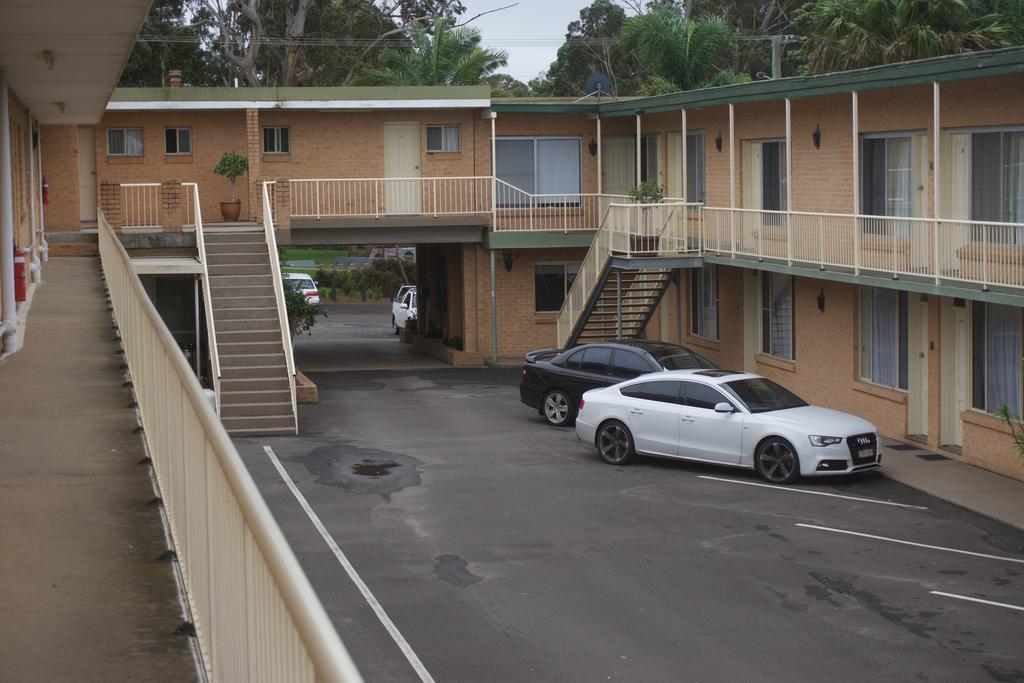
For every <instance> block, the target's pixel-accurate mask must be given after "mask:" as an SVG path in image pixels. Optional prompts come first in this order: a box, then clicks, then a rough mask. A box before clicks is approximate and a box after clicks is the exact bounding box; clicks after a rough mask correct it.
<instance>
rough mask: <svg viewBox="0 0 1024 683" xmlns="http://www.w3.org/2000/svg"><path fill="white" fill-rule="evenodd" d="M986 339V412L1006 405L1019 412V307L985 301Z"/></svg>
mask: <svg viewBox="0 0 1024 683" xmlns="http://www.w3.org/2000/svg"><path fill="white" fill-rule="evenodd" d="M985 308H986V314H987V315H986V317H987V322H988V330H987V334H986V339H985V345H986V349H985V361H986V363H985V364H986V368H985V372H986V375H987V376H988V377H987V379H988V381H987V382H986V383H985V405H986V407H987V408H988V410H989V412H995V411H997V410H999V408H1000V407H1001V406H1004V405H1005V406H1007V407H1008V408H1009V409H1010V413H1011V414H1013V415H1020V414H1021V413H1020V391H1021V309H1019V308H1017V307H1015V306H1001V305H998V304H988V305H987V306H986V307H985Z"/></svg>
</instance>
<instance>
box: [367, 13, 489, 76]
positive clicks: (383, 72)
mask: <svg viewBox="0 0 1024 683" xmlns="http://www.w3.org/2000/svg"><path fill="white" fill-rule="evenodd" d="M410 40H411V42H412V46H411V48H410V49H409V50H399V49H396V48H387V49H385V50H383V51H382V52H381V54H380V57H379V58H378V60H377V62H378V65H377V66H369V67H366V68H364V69H363V70H362V71H360V73H359V75H358V76H356V78H355V81H354V85H478V84H480V83H482V82H483V79H484V78H486V77H487V76H490V75H491V74H493V73H494V72H495V71H497V70H498V69H500V68H501V67H503V66H505V65H506V64H508V53H507V52H504V51H494V50H485V49H484V48H482V47H480V31H479V30H478V29H475V28H470V27H466V26H459V27H456V28H453V27H452V26H451V21H450V20H448V19H438V20H437V21H436V22H435V23H434V30H433V35H431V34H430V33H428V32H427V30H426V28H424V27H423V26H422V25H416V26H414V27H413V29H412V35H411V36H410Z"/></svg>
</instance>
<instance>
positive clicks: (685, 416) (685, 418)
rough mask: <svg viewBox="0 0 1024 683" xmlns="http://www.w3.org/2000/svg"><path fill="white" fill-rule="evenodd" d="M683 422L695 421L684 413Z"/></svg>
mask: <svg viewBox="0 0 1024 683" xmlns="http://www.w3.org/2000/svg"><path fill="white" fill-rule="evenodd" d="M683 422H693V418H692V417H690V416H689V415H683Z"/></svg>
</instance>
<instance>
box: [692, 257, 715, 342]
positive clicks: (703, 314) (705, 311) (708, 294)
mask: <svg viewBox="0 0 1024 683" xmlns="http://www.w3.org/2000/svg"><path fill="white" fill-rule="evenodd" d="M690 333H691V334H694V335H696V336H698V337H704V338H706V339H718V266H716V265H715V264H713V263H705V264H704V265H703V266H702V267H700V268H694V269H692V270H691V271H690Z"/></svg>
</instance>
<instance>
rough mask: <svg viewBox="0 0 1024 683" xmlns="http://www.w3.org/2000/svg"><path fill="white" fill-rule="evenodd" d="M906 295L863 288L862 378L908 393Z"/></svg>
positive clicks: (892, 291)
mask: <svg viewBox="0 0 1024 683" xmlns="http://www.w3.org/2000/svg"><path fill="white" fill-rule="evenodd" d="M907 338H908V319H907V293H906V292H901V291H898V290H895V289H886V288H883V287H861V288H860V376H861V379H864V380H866V381H868V382H871V383H873V384H880V385H882V386H886V387H891V388H893V389H906V388H907V387H908V385H909V384H908V382H909V380H908V376H907V368H908V363H907V348H908V344H907Z"/></svg>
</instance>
